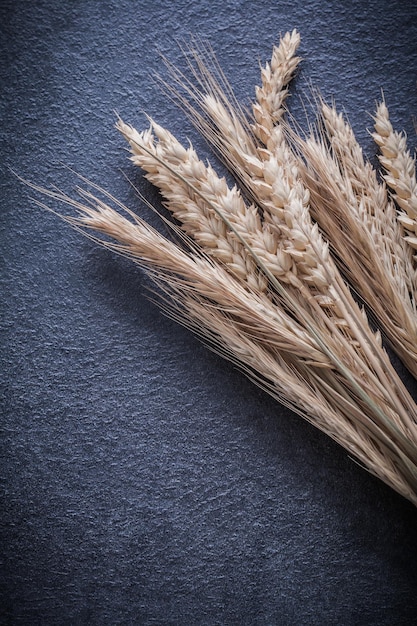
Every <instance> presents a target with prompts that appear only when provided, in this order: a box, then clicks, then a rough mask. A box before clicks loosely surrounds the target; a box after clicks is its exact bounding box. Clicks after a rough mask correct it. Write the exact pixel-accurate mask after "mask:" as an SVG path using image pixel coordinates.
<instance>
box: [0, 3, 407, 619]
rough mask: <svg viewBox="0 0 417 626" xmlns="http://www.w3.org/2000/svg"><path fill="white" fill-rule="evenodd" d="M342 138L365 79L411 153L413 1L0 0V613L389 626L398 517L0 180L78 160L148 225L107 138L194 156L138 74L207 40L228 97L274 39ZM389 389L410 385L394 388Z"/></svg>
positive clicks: (35, 177)
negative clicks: (294, 51)
mask: <svg viewBox="0 0 417 626" xmlns="http://www.w3.org/2000/svg"><path fill="white" fill-rule="evenodd" d="M294 27H297V28H298V29H299V30H300V32H301V34H302V37H303V43H302V47H301V54H302V56H303V57H304V59H305V61H304V63H303V67H302V70H301V72H300V74H299V76H298V77H297V79H296V82H295V86H294V89H293V96H292V100H291V106H292V107H293V110H294V112H295V113H297V114H298V115H303V113H302V110H303V99H304V100H305V99H307V98H308V96H309V89H310V81H311V83H312V84H314V85H315V86H317V87H318V88H320V89H321V91H322V93H323V95H324V96H325V97H326V98H328V99H330V98H333V97H334V98H335V100H336V102H337V103H338V105H339V106H340V108H344V109H345V111H346V112H347V114H348V116H349V118H350V121H351V123H352V125H353V127H354V129H355V131H356V132H357V134H358V138H359V139H360V141H361V143H362V145H363V146H364V149H365V150H366V151H367V153H368V154H369V155H370V156H372V155H373V154H374V151H375V150H374V147H373V145H372V141H371V139H370V138H369V135H368V134H367V132H366V128H367V127H370V126H371V119H370V117H369V113H371V112H372V110H373V107H374V102H375V100H377V99H378V98H379V97H380V94H381V89H382V88H383V89H384V94H385V98H386V101H387V103H388V105H389V107H390V109H391V112H392V119H393V122H394V123H395V124H396V125H397V126H398V128H400V129H401V128H404V129H405V130H407V132H408V133H409V135H410V138H411V143H412V144H413V142H414V130H413V115H416V112H417V106H416V104H417V97H416V81H417V9H416V4H415V3H413V2H407V1H399V2H395V3H392V2H387V1H385V0H379V1H375V0H371V1H370V2H362V1H350V2H336V1H334V2H331V1H330V2H329V1H319V0H304V1H302V0H292V1H291V2H289V1H283V0H279V1H276V2H266V1H263V0H254V1H251V2H249V1H243V2H236V1H234V0H222V1H220V0H212V1H211V2H201V1H198V0H196V1H195V2H189V1H187V0H176V1H175V2H167V3H165V2H160V1H154V2H150V1H143V2H140V1H137V2H134V1H132V0H131V1H129V0H119V1H116V0H109V1H105V2H98V1H93V0H85V1H75V0H73V1H70V2H66V3H53V2H47V1H45V0H37V1H35V2H26V1H23V0H13V1H12V0H3V1H2V2H1V3H0V35H1V67H0V72H1V96H0V110H1V120H2V123H1V129H0V142H1V152H0V154H1V240H2V241H1V250H2V270H1V283H2V285H1V289H2V297H1V301H2V305H1V306H2V312H1V315H2V317H1V329H2V340H1V386H2V394H1V428H2V436H1V480H2V504H1V542H2V546H1V551H0V558H1V576H2V582H1V585H0V596H1V597H0V615H1V617H0V623H1V624H13V625H14V624H25V625H26V624H27V625H28V626H34V625H38V624H39V625H42V626H52V625H61V624H63V625H64V624H65V625H66V624H68V625H69V624H71V625H72V624H77V625H87V624H88V625H90V624H92V625H99V626H107V625H115V624H126V625H130V624H132V625H151V624H157V625H165V624H169V625H200V624H201V625H223V624H224V625H239V626H240V625H245V626H246V625H248V626H249V625H271V624H279V625H280V624H282V625H305V624H307V625H309V624H312V625H315V624H317V625H321V626H326V625H329V626H330V625H335V624H337V625H340V626H348V625H358V626H359V625H360V626H362V625H363V626H369V625H375V626H383V625H387V626H388V625H390V626H391V625H399V626H401V625H411V624H415V623H417V618H416V610H417V594H416V588H417V587H416V584H417V533H416V530H417V512H416V510H415V509H414V508H413V507H412V506H411V505H410V504H409V503H408V502H406V501H405V500H403V499H402V498H401V497H400V496H398V495H396V494H395V493H394V492H392V491H391V490H390V489H388V488H387V487H385V486H384V485H383V484H382V483H380V482H379V481H377V480H376V479H374V478H372V477H371V476H369V475H368V474H367V473H366V472H365V471H363V470H362V469H361V468H359V467H358V466H357V465H356V464H355V463H353V462H352V461H351V460H350V459H348V457H347V455H346V453H345V452H344V451H343V450H342V449H340V448H339V447H338V446H337V445H335V444H334V443H333V442H331V441H330V440H328V439H327V438H326V437H325V436H324V435H322V434H321V433H319V432H318V431H316V430H315V429H314V428H312V427H311V426H309V425H308V424H307V423H305V422H304V421H302V420H301V419H300V418H298V417H296V416H294V415H292V414H291V413H290V412H289V411H287V410H285V409H283V408H282V407H281V406H279V405H278V404H277V403H275V402H274V401H272V400H271V399H270V398H268V397H267V396H266V395H264V394H263V393H262V392H261V391H260V390H258V389H257V388H256V387H254V386H252V385H251V384H249V383H248V382H247V381H246V379H245V378H244V377H243V376H242V375H241V374H240V373H239V372H237V371H236V370H235V369H234V368H233V367H232V366H231V365H229V364H227V363H226V362H223V361H222V360H221V359H220V358H219V357H217V356H216V355H214V354H212V353H211V352H209V351H208V350H207V349H206V348H205V347H204V346H202V345H201V344H200V343H199V342H198V341H197V340H196V339H195V338H194V337H193V336H192V335H190V333H189V332H187V331H186V330H184V329H182V328H180V327H178V326H177V325H176V324H175V323H174V322H171V321H170V320H168V319H166V318H165V317H164V316H163V315H162V314H161V313H160V312H159V311H158V309H157V308H156V307H155V305H154V304H153V303H152V302H150V301H149V299H148V297H147V293H148V292H147V285H148V283H147V280H146V279H145V278H144V276H143V274H142V273H141V272H140V270H138V269H137V268H136V267H135V266H133V265H132V264H130V263H129V262H127V261H125V260H123V259H121V258H118V257H114V256H112V255H111V254H110V253H109V252H107V251H105V250H103V249H101V248H99V247H97V246H95V245H94V244H93V243H92V242H90V241H88V240H86V239H84V238H82V237H80V236H79V235H78V234H77V233H75V232H73V231H72V230H71V229H69V228H68V227H67V226H66V225H65V224H63V223H62V222H61V221H60V220H59V219H57V218H56V216H54V215H52V214H50V213H47V212H46V211H42V210H40V209H39V208H37V207H36V206H35V205H34V204H33V202H32V201H31V200H30V195H31V194H30V193H29V192H28V190H27V189H26V188H25V187H24V186H22V185H21V184H20V183H19V182H18V181H17V179H16V177H15V176H14V175H13V173H12V172H11V171H10V169H9V168H13V169H14V170H15V171H16V172H17V173H18V174H19V175H21V176H23V177H25V178H28V179H30V180H32V181H34V182H38V183H39V182H40V183H42V184H48V185H50V184H53V183H57V184H58V185H60V186H62V187H63V188H64V189H65V190H67V191H71V189H73V187H74V184H75V180H74V174H73V173H72V172H71V171H69V170H68V169H66V168H65V167H63V166H62V164H64V165H67V166H70V167H72V168H74V169H76V170H77V171H78V172H80V173H82V174H83V175H85V176H87V177H89V178H90V179H91V180H93V181H95V182H96V183H98V184H100V185H102V186H104V187H105V188H106V189H108V190H109V191H110V192H111V193H113V194H114V195H116V196H117V197H118V198H120V199H121V200H122V201H123V202H125V203H127V204H129V206H131V207H132V208H135V210H137V211H138V212H140V213H141V214H143V215H146V216H147V217H149V219H150V220H151V221H152V222H153V223H155V224H156V223H157V221H156V217H155V216H153V215H151V214H150V212H149V211H148V210H147V209H146V208H144V207H141V206H140V204H139V202H138V200H137V199H136V197H135V194H134V192H133V191H132V189H131V188H130V187H129V184H128V183H127V181H126V180H125V178H124V177H123V176H122V174H121V173H120V170H123V171H124V172H125V173H126V174H127V175H128V176H129V177H131V178H132V179H133V180H134V182H135V184H136V185H137V186H138V187H139V188H140V189H141V190H142V191H143V192H144V193H146V194H147V195H148V196H149V197H151V199H153V200H154V201H156V200H157V198H156V195H155V193H154V192H153V191H152V189H151V188H150V186H149V185H148V184H147V183H146V182H144V181H143V180H142V179H141V177H140V175H139V174H138V173H137V172H135V171H134V170H133V169H132V167H131V166H130V165H129V163H128V161H127V158H126V151H125V149H124V148H125V146H124V143H123V140H122V139H121V138H120V137H119V136H118V135H117V132H116V131H115V130H114V121H115V115H114V111H118V112H119V113H120V114H121V115H122V116H123V117H124V119H126V120H127V121H130V122H132V123H134V124H135V125H136V126H138V127H139V128H143V127H144V126H145V124H146V120H145V117H144V114H143V111H146V112H147V113H149V114H151V115H153V116H155V117H156V119H157V120H158V121H161V122H162V123H163V124H165V125H166V126H167V127H168V128H170V129H171V130H172V131H173V132H175V133H177V134H178V136H179V137H180V138H181V139H184V140H185V139H186V138H190V139H192V140H193V141H194V142H195V145H196V146H197V147H198V149H199V150H200V152H201V154H202V155H207V154H208V151H207V148H206V147H205V145H204V143H203V142H202V140H201V139H199V138H198V136H197V135H196V132H195V131H194V130H193V129H192V128H190V126H189V124H188V122H187V120H186V119H185V118H184V117H183V115H182V114H181V113H180V112H178V110H177V109H176V107H175V105H174V104H173V103H171V102H170V101H167V99H166V98H164V97H163V96H162V94H161V92H160V90H159V88H158V86H157V85H156V84H155V83H154V82H153V81H152V80H151V78H150V77H151V76H152V74H155V72H157V71H162V73H163V71H164V70H163V69H162V70H161V62H160V57H159V53H158V50H160V51H161V52H162V53H164V54H166V55H167V56H168V57H169V58H170V59H171V60H172V61H173V62H174V63H177V64H179V65H180V66H182V65H181V64H183V60H182V56H181V52H180V51H179V48H178V46H177V43H176V42H177V41H178V40H183V41H189V39H190V36H191V35H192V34H196V35H199V36H200V37H201V38H203V39H205V40H208V41H209V42H210V43H211V44H212V46H213V48H214V50H215V52H216V53H217V56H218V58H219V61H220V63H221V65H222V67H223V68H224V71H225V73H226V75H227V76H228V78H229V80H230V82H231V84H232V85H233V87H234V89H235V91H236V93H237V96H238V97H239V99H241V100H242V101H243V102H247V101H248V100H249V98H250V97H251V96H252V94H253V89H254V85H255V84H256V83H257V82H258V71H259V68H258V62H259V61H261V62H265V61H266V60H267V59H268V57H269V55H270V52H271V49H272V46H273V44H274V43H276V42H277V40H278V36H279V33H280V32H281V33H283V32H285V31H286V30H288V29H292V28H294ZM408 384H411V383H410V381H408Z"/></svg>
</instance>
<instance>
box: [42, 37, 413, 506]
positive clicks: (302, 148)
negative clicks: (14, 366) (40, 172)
mask: <svg viewBox="0 0 417 626" xmlns="http://www.w3.org/2000/svg"><path fill="white" fill-rule="evenodd" d="M299 44H300V36H299V34H298V32H297V31H295V30H294V31H293V32H291V33H287V34H285V36H283V37H282V38H281V40H280V42H279V45H278V46H276V47H274V49H273V53H272V57H271V60H270V62H269V63H266V65H265V66H264V67H262V68H261V77H260V78H261V84H260V85H259V86H258V87H257V88H256V92H255V99H254V102H253V106H252V110H250V111H245V110H244V109H243V107H241V106H240V105H239V103H238V102H237V101H236V99H235V97H234V95H233V93H232V90H231V88H230V86H229V84H228V82H227V80H226V78H225V77H224V75H223V73H222V71H221V69H220V67H219V66H218V65H217V64H216V62H215V61H214V60H213V59H212V58H211V64H210V63H209V62H208V60H207V57H209V56H210V55H209V54H208V51H207V49H206V48H204V47H191V48H190V49H189V50H188V53H187V54H188V57H187V58H188V69H189V74H188V75H185V74H184V73H181V72H180V71H179V70H177V69H176V68H175V67H173V66H172V65H171V64H170V63H169V62H168V61H167V62H166V65H167V69H168V74H169V76H170V79H171V80H170V82H164V87H165V90H166V92H167V93H168V94H169V95H170V96H171V97H173V98H174V99H175V100H176V101H177V102H178V104H179V105H180V106H181V107H182V108H183V109H184V110H185V111H186V112H187V114H188V116H189V119H190V120H191V121H192V122H193V124H195V126H196V127H197V128H198V129H199V131H200V132H201V133H202V134H203V136H204V137H205V138H206V139H207V140H208V142H209V143H210V144H211V146H212V147H213V150H214V151H215V153H216V154H217V155H218V156H219V157H220V158H221V160H222V161H223V163H224V164H225V165H226V167H227V168H228V169H229V170H230V172H231V174H232V176H233V177H234V179H235V181H236V182H235V184H234V185H233V186H231V185H229V184H228V183H227V181H226V179H225V177H221V176H219V175H218V174H217V173H216V171H215V170H214V169H213V167H212V166H211V165H210V164H209V163H206V162H203V161H202V160H201V159H200V158H199V156H198V154H197V153H196V151H195V150H194V148H193V147H192V145H187V146H184V145H182V144H181V143H180V142H179V141H178V140H177V139H176V138H175V137H174V136H173V135H172V134H171V133H170V132H169V131H168V130H167V129H165V128H163V127H162V126H160V125H159V124H158V123H157V122H156V121H154V120H150V126H149V128H148V129H146V130H144V131H142V132H138V131H137V130H135V129H134V128H133V127H132V126H130V125H128V124H126V123H125V122H124V121H122V120H121V119H119V120H118V121H117V128H118V130H119V131H120V132H121V134H122V135H123V136H124V137H125V139H126V140H127V142H128V144H129V146H130V151H131V160H132V162H133V163H134V164H135V165H137V166H138V167H140V168H141V169H142V170H143V171H144V172H145V175H146V177H147V178H148V179H149V180H150V181H151V182H152V183H153V184H154V185H155V186H156V187H157V188H158V189H159V190H160V193H161V196H162V199H163V203H164V205H165V207H166V208H167V209H168V210H169V212H170V213H171V215H172V218H173V220H172V222H169V225H170V229H171V233H172V237H170V236H164V235H162V234H161V233H160V232H159V231H157V230H155V229H154V228H153V227H151V226H150V225H149V224H148V223H146V222H145V221H144V220H143V219H141V218H140V217H138V215H137V214H136V213H134V212H133V211H132V210H130V209H127V208H126V207H124V206H123V205H122V204H121V203H120V202H118V201H117V200H116V199H115V198H114V197H113V196H112V195H111V194H109V193H108V192H103V191H102V190H100V189H98V188H95V189H94V186H93V191H86V190H82V189H79V190H78V194H79V196H78V198H77V199H74V198H72V197H70V196H68V195H66V194H64V193H62V192H61V191H59V190H52V191H51V190H46V189H42V188H40V187H36V188H37V189H38V190H40V191H42V193H45V194H47V195H48V196H49V198H51V199H53V200H57V201H60V202H64V203H66V204H67V205H69V206H71V207H73V208H74V209H75V215H74V213H73V214H72V215H64V216H63V217H64V219H65V220H67V221H68V222H69V223H70V224H72V225H73V226H75V227H76V228H79V229H81V230H83V231H84V232H86V233H87V234H89V236H93V237H94V238H97V239H98V240H99V241H100V242H101V243H103V244H104V245H105V246H107V247H109V248H110V249H112V250H114V251H116V252H118V253H122V254H124V255H127V256H128V257H129V258H131V259H132V260H134V261H135V262H137V263H139V264H140V265H141V266H142V267H143V268H144V269H145V270H146V271H147V272H148V273H149V274H150V276H151V277H152V278H153V280H154V281H155V283H156V284H157V285H158V288H159V293H160V302H161V306H162V307H163V308H164V309H165V310H166V311H167V312H168V314H170V315H171V316H172V317H174V318H175V319H177V320H178V321H179V322H181V323H182V324H184V325H186V326H187V327H189V328H191V329H192V330H193V331H194V332H196V333H197V334H198V335H199V336H201V337H202V338H203V339H204V340H205V341H206V342H207V343H208V344H209V345H211V346H212V347H213V349H215V350H217V351H218V352H219V353H220V354H222V355H224V356H225V357H226V358H228V359H230V360H231V361H232V362H233V363H235V364H237V365H238V366H239V367H240V368H241V369H242V370H243V371H244V372H245V373H246V374H247V375H248V376H249V377H250V378H251V379H252V380H253V381H255V382H256V383H257V384H259V385H260V386H261V387H262V388H264V389H265V390H266V391H267V392H268V393H270V394H271V395H272V396H273V397H275V398H276V399H277V400H279V401H280V402H282V403H284V404H285V405H286V406H289V407H290V408H291V409H292V410H294V411H295V412H297V413H299V414H300V415H302V416H303V417H305V418H306V419H308V420H309V421H310V422H311V423H312V424H314V425H315V426H317V427H318V428H320V429H321V430H322V431H324V432H325V433H327V434H328V435H329V436H330V437H332V438H333V439H334V440H335V441H337V442H338V443H339V444H340V445H342V446H343V447H344V448H346V450H347V451H348V452H349V454H351V455H352V456H354V457H355V458H356V459H357V460H358V461H359V462H360V463H361V464H362V465H363V466H364V467H365V468H366V469H367V470H368V471H370V472H371V473H373V474H374V475H375V476H377V477H379V478H380V479H382V480H383V481H384V482H385V483H387V484H388V485H390V486H391V487H392V488H393V489H395V490H396V491H397V492H399V493H400V494H402V495H403V496H404V497H406V498H408V499H409V500H410V501H411V502H413V503H414V504H417V407H416V404H415V402H414V400H413V398H412V397H411V395H410V393H409V391H408V390H407V388H406V387H405V386H404V384H403V382H402V381H401V379H400V377H399V376H398V374H397V372H396V370H395V369H394V367H393V365H392V364H391V362H390V359H389V357H388V355H387V352H386V350H385V348H384V344H386V345H389V346H390V348H391V349H392V350H393V351H395V352H396V353H397V354H398V356H399V357H400V359H401V360H402V361H403V363H404V364H405V366H406V367H407V368H408V369H409V371H410V373H411V374H412V376H414V377H417V313H416V298H417V256H416V249H417V184H416V177H415V161H414V159H413V158H412V156H411V155H410V152H409V151H408V150H407V145H406V138H405V136H404V135H403V134H401V133H397V132H396V131H394V129H393V128H392V126H391V123H390V120H389V114H388V109H387V107H386V105H385V103H384V102H381V103H380V104H379V105H378V108H377V110H376V113H375V118H374V123H375V132H374V135H373V136H374V139H375V142H376V144H377V146H378V147H379V150H380V157H379V159H380V162H381V167H382V173H381V175H380V174H379V173H378V172H376V171H375V169H374V168H373V167H372V166H371V164H370V163H369V162H367V161H366V159H365V158H364V156H363V154H362V150H361V148H360V146H359V145H358V143H357V141H356V139H355V136H354V133H353V131H352V128H351V127H350V125H349V123H348V122H347V120H346V119H345V118H344V117H343V116H342V115H341V114H340V113H338V112H337V110H336V108H335V106H333V105H332V106H329V105H327V104H326V103H325V102H323V101H321V100H320V99H319V100H318V118H317V121H316V123H315V124H312V125H311V127H310V129H309V131H308V132H307V133H304V134H303V133H301V132H298V133H296V132H295V130H294V127H295V125H294V124H291V125H290V124H289V123H288V121H287V116H286V97H287V94H288V89H289V84H290V82H291V79H292V77H293V76H294V73H295V72H296V70H297V68H298V65H299V63H300V58H299V57H298V56H296V54H297V49H298V47H299ZM209 66H210V69H209ZM38 203H39V204H41V205H42V206H45V205H44V203H42V202H38ZM164 219H165V218H164ZM92 232H93V233H96V234H95V235H91V233H92ZM353 293H354V294H355V297H354V296H353V295H352V294H353ZM369 320H370V321H371V322H372V323H370V321H369Z"/></svg>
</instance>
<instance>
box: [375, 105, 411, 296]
mask: <svg viewBox="0 0 417 626" xmlns="http://www.w3.org/2000/svg"><path fill="white" fill-rule="evenodd" d="M373 138H374V140H375V142H376V143H377V144H378V146H379V148H380V150H381V155H380V156H379V160H380V162H381V165H382V166H383V168H384V169H385V171H386V174H385V176H384V178H385V181H386V183H387V185H388V186H389V187H390V188H391V189H392V190H393V192H394V200H395V202H396V203H397V205H398V206H399V208H400V209H401V211H400V212H399V214H398V221H399V222H400V223H401V225H402V226H403V228H404V230H405V231H406V232H405V237H404V238H405V241H406V242H407V244H408V245H409V246H410V247H411V249H412V250H413V254H414V257H413V258H414V267H415V269H416V271H417V256H416V254H415V252H414V251H415V250H417V181H416V163H415V159H413V158H412V157H411V155H410V152H409V150H407V138H406V136H405V135H404V134H401V133H398V132H396V131H394V129H393V127H392V124H391V121H390V119H389V112H388V108H387V106H386V104H385V102H381V103H379V105H378V107H377V110H376V114H375V133H374V134H373ZM414 297H415V298H417V292H415V293H414Z"/></svg>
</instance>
